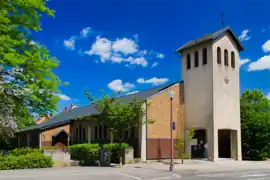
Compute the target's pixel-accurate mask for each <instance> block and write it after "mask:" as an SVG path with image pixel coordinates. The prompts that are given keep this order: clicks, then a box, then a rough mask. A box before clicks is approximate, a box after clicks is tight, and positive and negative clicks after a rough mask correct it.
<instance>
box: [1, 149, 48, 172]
mask: <svg viewBox="0 0 270 180" xmlns="http://www.w3.org/2000/svg"><path fill="white" fill-rule="evenodd" d="M52 166H53V161H52V159H51V157H48V156H45V155H43V154H41V153H40V152H32V153H29V154H26V155H18V156H17V155H16V156H14V155H8V156H5V157H1V158H0V170H8V169H30V168H48V167H52Z"/></svg>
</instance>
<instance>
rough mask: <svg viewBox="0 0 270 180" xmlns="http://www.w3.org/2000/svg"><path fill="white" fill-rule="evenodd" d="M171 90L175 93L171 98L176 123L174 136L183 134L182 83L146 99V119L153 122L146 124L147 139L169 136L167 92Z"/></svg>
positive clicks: (168, 99)
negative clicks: (147, 104)
mask: <svg viewBox="0 0 270 180" xmlns="http://www.w3.org/2000/svg"><path fill="white" fill-rule="evenodd" d="M170 90H173V91H174V92H175V94H176V96H175V98H174V99H173V121H175V123H176V131H174V137H176V136H177V137H183V136H184V104H183V99H182V97H183V96H181V94H183V83H178V84H175V85H174V86H172V87H170V88H168V89H166V90H164V91H163V92H160V93H158V94H156V95H154V96H152V97H151V99H149V100H148V103H150V106H149V107H148V111H147V116H148V119H151V120H154V121H155V122H154V124H148V138H149V139H151V138H152V139H157V138H159V139H167V138H170V98H169V96H168V92H169V91H170Z"/></svg>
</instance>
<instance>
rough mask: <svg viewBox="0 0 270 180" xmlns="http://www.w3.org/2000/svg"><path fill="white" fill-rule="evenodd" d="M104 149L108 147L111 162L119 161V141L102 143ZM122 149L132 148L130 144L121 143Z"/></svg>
mask: <svg viewBox="0 0 270 180" xmlns="http://www.w3.org/2000/svg"><path fill="white" fill-rule="evenodd" d="M103 148H104V149H109V150H110V151H111V162H112V163H119V160H120V151H119V150H120V144H119V143H110V144H104V145H103ZM121 148H122V149H128V148H132V147H131V146H130V145H128V144H126V143H122V145H121Z"/></svg>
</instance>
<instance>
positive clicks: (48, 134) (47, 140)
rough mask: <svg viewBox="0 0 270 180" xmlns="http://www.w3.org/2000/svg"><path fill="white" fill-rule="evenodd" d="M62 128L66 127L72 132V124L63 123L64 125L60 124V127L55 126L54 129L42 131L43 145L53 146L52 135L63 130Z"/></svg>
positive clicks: (65, 128)
mask: <svg viewBox="0 0 270 180" xmlns="http://www.w3.org/2000/svg"><path fill="white" fill-rule="evenodd" d="M62 129H64V130H65V131H66V132H67V133H69V132H70V125H69V124H67V125H63V126H58V127H54V128H52V129H49V130H46V131H44V132H42V136H41V138H42V145H43V146H51V142H52V136H53V135H54V134H56V133H57V132H59V131H61V130H62Z"/></svg>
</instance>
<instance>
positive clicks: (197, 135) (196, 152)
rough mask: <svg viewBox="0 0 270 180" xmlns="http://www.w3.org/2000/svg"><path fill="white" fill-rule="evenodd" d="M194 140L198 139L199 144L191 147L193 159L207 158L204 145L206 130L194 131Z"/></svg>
mask: <svg viewBox="0 0 270 180" xmlns="http://www.w3.org/2000/svg"><path fill="white" fill-rule="evenodd" d="M193 139H197V144H196V145H192V146H191V158H197V159H200V158H205V157H204V144H205V143H206V130H205V129H197V130H195V131H194V136H193Z"/></svg>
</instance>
